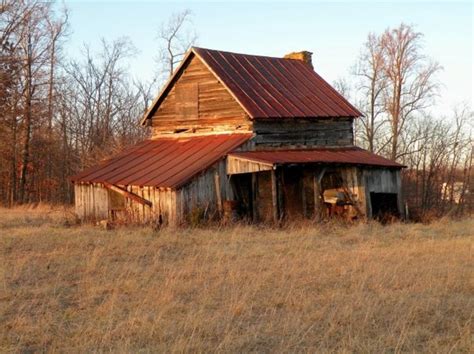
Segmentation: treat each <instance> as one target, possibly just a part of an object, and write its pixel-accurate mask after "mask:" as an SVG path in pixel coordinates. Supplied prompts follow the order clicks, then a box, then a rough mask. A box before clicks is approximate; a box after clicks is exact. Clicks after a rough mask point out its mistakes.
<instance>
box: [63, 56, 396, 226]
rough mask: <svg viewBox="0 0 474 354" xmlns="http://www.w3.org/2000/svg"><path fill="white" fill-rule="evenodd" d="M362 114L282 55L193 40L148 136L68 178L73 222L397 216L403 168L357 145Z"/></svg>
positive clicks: (299, 60)
mask: <svg viewBox="0 0 474 354" xmlns="http://www.w3.org/2000/svg"><path fill="white" fill-rule="evenodd" d="M360 116H361V113H360V112H359V111H358V110H357V109H356V108H354V107H353V106H352V105H351V104H350V103H349V102H347V100H345V99H344V98H343V97H342V96H341V95H340V94H339V93H338V92H337V91H336V90H335V89H334V88H332V87H331V86H330V85H329V84H328V83H327V82H326V81H324V80H323V79H322V78H321V77H320V76H319V75H318V74H317V73H316V72H315V71H314V70H313V66H312V63H311V53H309V52H299V53H291V54H289V55H287V56H285V57H284V58H273V57H265V56H256V55H245V54H236V53H230V52H223V51H217V50H209V49H204V48H192V49H190V50H189V52H188V53H187V54H186V56H185V57H184V59H183V61H182V62H181V64H180V66H179V68H177V69H176V71H175V73H174V74H173V76H172V77H171V78H170V79H169V81H168V82H167V83H166V85H165V86H164V88H163V89H162V91H161V93H160V94H159V95H158V97H157V98H156V99H155V100H154V102H153V104H152V105H151V107H150V109H149V110H148V112H147V113H146V114H145V116H144V118H143V120H142V122H141V124H142V125H144V126H150V127H151V129H152V137H151V139H150V140H147V141H144V142H142V143H141V144H139V145H137V146H134V147H132V148H129V149H127V150H125V151H123V152H122V153H120V154H118V155H117V156H113V157H112V158H110V159H109V160H106V161H104V162H102V163H100V164H99V165H97V166H94V167H91V168H89V169H87V170H85V171H83V172H81V173H79V174H78V175H76V176H73V177H72V181H73V183H74V185H75V208H76V213H77V215H78V216H79V217H80V218H81V219H96V220H97V219H120V218H125V219H127V220H134V221H138V222H152V223H159V224H164V225H179V224H183V223H187V222H193V221H196V220H197V219H206V218H220V217H224V216H225V217H226V218H228V219H237V218H243V219H247V220H253V221H255V222H280V221H282V220H297V219H299V218H300V219H301V218H311V219H316V220H318V219H321V218H328V217H335V216H338V217H344V218H352V219H356V218H371V217H380V216H382V215H386V214H390V215H396V216H401V215H402V195H401V182H400V170H401V168H402V167H403V166H402V165H400V164H398V163H396V162H394V161H391V160H387V159H385V158H383V157H381V156H378V155H375V154H372V153H370V152H368V151H365V150H363V149H361V148H358V147H356V146H354V119H357V118H358V117H360Z"/></svg>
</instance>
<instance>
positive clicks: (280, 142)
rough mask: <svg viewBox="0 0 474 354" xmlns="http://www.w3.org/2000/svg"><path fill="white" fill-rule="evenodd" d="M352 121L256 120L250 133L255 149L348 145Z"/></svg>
mask: <svg viewBox="0 0 474 354" xmlns="http://www.w3.org/2000/svg"><path fill="white" fill-rule="evenodd" d="M352 123H353V119H352V118H326V119H281V118H278V119H256V120H255V121H254V123H253V131H254V133H255V134H256V136H255V138H254V141H255V144H256V148H257V149H265V148H268V147H273V148H274V147H283V148H285V147H318V146H319V147H320V146H350V145H352V144H353V141H354V137H353V129H352Z"/></svg>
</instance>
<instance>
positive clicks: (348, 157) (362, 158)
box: [229, 146, 405, 168]
mask: <svg viewBox="0 0 474 354" xmlns="http://www.w3.org/2000/svg"><path fill="white" fill-rule="evenodd" d="M229 155H230V156H234V157H237V158H242V159H246V160H251V161H255V162H261V163H265V164H298V163H321V164H329V163H335V164H349V165H368V166H382V167H395V168H403V167H405V166H403V165H401V164H399V163H397V162H395V161H392V160H389V159H386V158H384V157H382V156H379V155H376V154H373V153H371V152H369V151H367V150H364V149H361V148H358V147H355V146H354V147H346V148H321V149H319V148H318V149H310V150H272V151H246V152H233V153H231V154H229Z"/></svg>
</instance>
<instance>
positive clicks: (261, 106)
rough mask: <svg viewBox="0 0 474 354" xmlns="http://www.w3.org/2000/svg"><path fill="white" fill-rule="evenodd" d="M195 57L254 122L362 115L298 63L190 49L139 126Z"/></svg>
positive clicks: (304, 64) (306, 67) (307, 66)
mask: <svg viewBox="0 0 474 354" xmlns="http://www.w3.org/2000/svg"><path fill="white" fill-rule="evenodd" d="M194 56H197V57H198V58H199V59H201V60H202V62H203V63H204V64H205V65H206V67H207V68H208V69H209V70H210V71H211V72H212V73H213V74H214V75H215V76H216V78H217V79H218V80H219V81H220V82H222V84H223V85H224V86H225V87H226V88H227V90H228V91H229V93H230V94H231V95H232V96H233V97H234V98H235V99H236V101H237V102H238V103H239V104H240V105H241V106H242V108H243V109H244V110H245V111H246V112H247V114H248V115H249V117H250V118H252V119H256V118H329V117H359V116H361V115H362V114H361V113H360V112H359V111H358V110H357V109H356V108H355V107H354V106H352V105H351V104H350V103H349V102H348V101H347V100H346V99H345V98H344V97H342V96H341V95H340V94H339V93H338V92H337V91H336V90H335V89H334V88H333V87H331V85H329V84H328V83H327V82H326V81H325V80H324V79H323V78H322V77H321V76H319V75H318V74H317V73H316V72H315V71H314V70H313V69H312V68H311V66H310V65H308V64H307V63H305V62H303V61H301V60H297V59H285V58H274V57H266V56H258V55H247V54H237V53H230V52H224V51H218V50H211V49H204V48H197V47H193V48H191V49H190V50H189V52H188V53H187V55H186V56H185V58H184V59H183V61H182V63H181V65H180V67H179V68H178V69H177V70H176V71H175V73H174V75H173V76H172V77H171V78H170V80H169V81H168V83H167V84H166V85H165V87H164V88H163V90H162V92H161V93H160V95H159V96H158V97H157V98H156V100H155V101H154V102H153V104H152V106H151V108H150V109H149V111H148V112H147V113H146V114H145V116H144V119H143V120H142V123H145V121H146V120H147V119H149V118H151V117H152V116H153V114H154V113H155V112H156V110H157V109H158V107H159V106H160V104H161V102H162V101H163V100H164V98H165V97H166V95H167V94H168V92H169V91H170V90H171V88H172V87H173V84H174V82H176V80H177V79H178V78H179V77H180V75H181V73H182V72H183V70H184V69H185V68H186V65H187V63H188V62H189V61H190V60H191V58H193V57H194Z"/></svg>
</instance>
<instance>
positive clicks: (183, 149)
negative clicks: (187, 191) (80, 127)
mask: <svg viewBox="0 0 474 354" xmlns="http://www.w3.org/2000/svg"><path fill="white" fill-rule="evenodd" d="M250 137H251V135H250V134H219V135H208V136H199V137H191V138H190V137H187V138H185V137H182V138H160V139H157V140H146V141H144V142H142V143H140V144H138V145H136V146H134V147H131V148H129V149H126V150H124V151H123V152H122V153H120V154H118V155H116V156H115V157H113V158H111V159H109V160H106V161H104V162H102V163H100V164H98V165H96V166H93V167H91V168H88V169H86V170H84V171H82V172H81V173H79V174H77V175H75V176H73V177H71V180H72V181H73V182H76V183H77V182H79V183H80V182H84V183H101V182H107V183H110V184H115V185H135V186H154V187H163V188H179V187H181V186H182V185H183V184H185V183H186V182H188V181H189V180H190V179H191V178H192V177H194V176H195V175H196V174H198V173H199V172H201V171H203V170H205V169H206V168H208V167H210V166H211V165H213V164H214V163H216V162H217V161H219V160H220V159H222V158H224V157H225V156H226V154H227V153H229V152H230V151H232V150H234V149H235V148H237V147H238V146H240V145H242V144H243V143H244V142H245V141H247V140H248V139H250Z"/></svg>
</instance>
